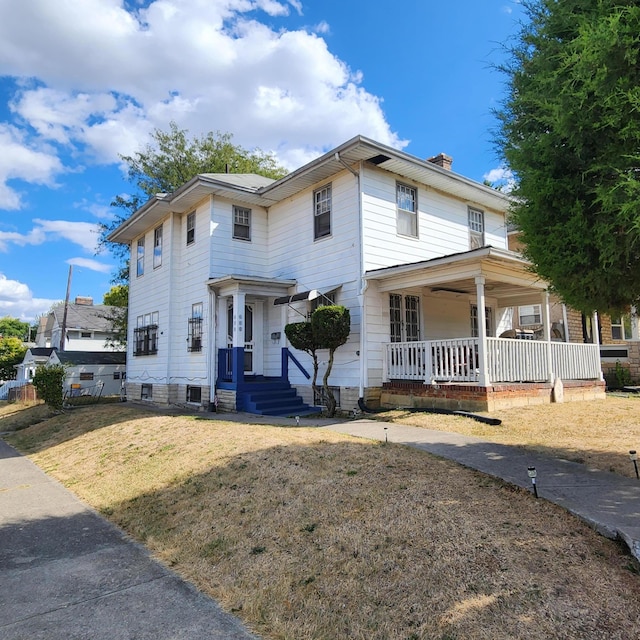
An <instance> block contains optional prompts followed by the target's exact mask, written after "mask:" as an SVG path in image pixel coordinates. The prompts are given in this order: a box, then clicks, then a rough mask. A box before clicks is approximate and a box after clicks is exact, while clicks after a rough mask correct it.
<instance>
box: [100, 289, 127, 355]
mask: <svg viewBox="0 0 640 640" xmlns="http://www.w3.org/2000/svg"><path fill="white" fill-rule="evenodd" d="M102 304H106V305H109V306H111V307H112V308H111V309H109V311H108V312H106V313H105V314H104V316H103V317H104V318H105V319H106V320H108V321H109V322H110V323H111V329H112V330H113V332H114V336H113V337H109V338H107V342H106V344H107V346H109V347H113V348H114V349H119V348H122V347H124V346H126V344H127V324H128V323H127V319H128V307H129V285H126V284H117V285H114V286H113V287H111V289H109V291H107V292H106V293H105V294H104V296H103V298H102Z"/></svg>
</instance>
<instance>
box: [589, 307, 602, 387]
mask: <svg viewBox="0 0 640 640" xmlns="http://www.w3.org/2000/svg"><path fill="white" fill-rule="evenodd" d="M591 336H592V338H593V344H596V345H598V354H599V353H600V321H599V320H598V312H597V311H594V312H593V316H592V317H591ZM598 357H599V356H598ZM600 380H604V373H603V372H602V367H600Z"/></svg>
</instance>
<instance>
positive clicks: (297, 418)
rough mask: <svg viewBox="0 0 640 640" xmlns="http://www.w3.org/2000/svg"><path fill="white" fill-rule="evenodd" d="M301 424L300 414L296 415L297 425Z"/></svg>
mask: <svg viewBox="0 0 640 640" xmlns="http://www.w3.org/2000/svg"><path fill="white" fill-rule="evenodd" d="M299 426H300V416H296V427H299Z"/></svg>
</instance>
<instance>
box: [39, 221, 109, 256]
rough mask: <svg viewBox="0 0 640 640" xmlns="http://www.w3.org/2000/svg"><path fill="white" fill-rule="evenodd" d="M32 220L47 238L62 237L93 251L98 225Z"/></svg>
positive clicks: (98, 229) (96, 240) (98, 230)
mask: <svg viewBox="0 0 640 640" xmlns="http://www.w3.org/2000/svg"><path fill="white" fill-rule="evenodd" d="M34 222H35V223H36V224H37V225H38V228H39V229H41V230H42V232H43V233H44V234H46V236H47V237H48V239H51V238H52V237H53V238H64V239H65V240H69V241H70V242H73V243H74V244H77V245H80V246H81V247H83V248H84V249H86V250H87V251H89V252H91V253H95V251H96V248H97V245H98V240H99V234H100V227H99V226H98V225H97V224H93V223H91V222H70V221H68V220H41V219H38V218H36V219H35V220H34Z"/></svg>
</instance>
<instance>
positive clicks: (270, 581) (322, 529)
mask: <svg viewBox="0 0 640 640" xmlns="http://www.w3.org/2000/svg"><path fill="white" fill-rule="evenodd" d="M9 440H10V441H11V442H12V443H13V444H15V445H17V446H18V447H19V448H21V449H22V450H23V451H26V452H28V453H29V455H30V457H31V458H32V459H33V460H34V461H35V462H37V463H38V464H39V465H40V466H41V467H43V468H44V469H45V470H46V471H47V472H49V473H50V474H51V475H53V476H55V477H56V478H58V479H59V480H61V481H62V482H63V483H65V484H66V485H67V486H69V487H71V488H72V489H73V490H74V491H75V492H76V493H77V494H78V495H79V496H81V497H82V498H83V499H85V500H87V501H88V502H89V503H91V504H92V505H94V506H95V507H96V508H98V509H99V510H100V511H102V513H104V514H105V515H107V516H108V517H109V518H110V519H111V520H113V521H114V522H115V523H117V524H118V525H119V526H121V527H122V528H124V529H125V530H126V531H128V532H129V533H130V534H131V535H132V536H134V537H135V538H137V539H138V540H140V541H142V542H144V544H146V545H147V546H148V547H149V548H150V549H151V550H152V551H153V552H154V553H155V554H156V555H157V556H158V557H159V558H160V559H161V560H163V561H164V562H165V563H167V564H168V565H170V566H172V567H173V568H174V569H175V570H176V571H178V572H179V573H180V574H182V575H183V576H185V577H186V578H188V579H189V580H190V581H192V582H193V583H194V584H196V585H197V586H198V587H199V588H201V589H202V590H203V591H205V592H207V593H208V594H210V595H211V596H213V597H214V598H216V599H218V600H219V601H220V602H221V603H222V605H223V606H224V607H225V608H226V609H227V610H228V611H232V612H233V613H235V614H237V615H238V616H239V617H241V618H242V619H243V620H244V621H245V622H246V623H247V624H248V625H249V626H250V627H251V628H252V629H254V630H255V631H256V632H258V633H260V634H261V635H263V637H265V638H270V639H291V640H305V639H333V638H336V639H338V638H339V639H342V638H350V639H351V638H354V639H365V638H366V639H367V640H382V639H385V640H407V639H414V640H415V639H423V638H425V639H426V638H429V639H431V638H435V639H439V640H445V639H447V640H455V639H462V638H464V639H476V638H477V639H481V638H482V639H485V638H486V639H496V638H498V639H502V638H525V637H526V638H531V639H542V638H545V639H548V638H589V639H592V638H593V639H595V638H603V639H604V638H606V639H614V638H619V639H623V638H624V639H632V638H633V639H635V638H637V637H639V636H640V575H639V567H638V564H637V563H636V562H635V561H633V560H632V559H631V558H630V557H629V556H628V555H626V554H625V553H624V551H623V550H622V549H621V548H620V547H618V546H617V545H616V544H614V543H612V542H611V541H609V540H606V539H604V538H601V537H600V536H598V535H597V534H596V533H595V532H593V531H592V530H591V529H589V528H588V527H586V526H585V525H583V524H582V523H581V522H579V521H577V520H576V519H575V518H573V517H572V516H570V515H569V514H567V513H565V512H564V511H563V510H562V509H560V508H559V507H556V506H555V505H552V504H549V503H547V502H544V501H542V500H538V501H536V500H535V499H534V498H532V496H531V495H530V494H529V493H528V492H524V491H520V490H518V489H515V488H513V487H510V486H505V485H503V484H502V483H500V482H498V481H495V480H493V479H490V478H487V477H485V476H483V475H482V474H478V473H474V472H472V471H469V470H467V469H463V468H460V467H459V466H457V465H455V464H454V463H451V462H448V461H444V460H440V459H436V458H434V457H432V456H429V455H428V454H425V453H422V452H419V451H415V450H410V449H407V448H404V447H402V446H400V445H384V444H378V443H371V442H368V441H361V440H357V439H353V438H349V437H346V436H342V435H339V434H336V433H333V432H331V431H326V430H324V429H313V428H299V429H296V428H283V427H272V426H264V425H250V424H239V423H233V422H224V421H219V420H212V421H209V420H201V419H198V418H196V417H180V416H168V415H159V414H153V413H144V412H141V411H139V410H136V409H133V408H131V407H127V406H123V405H116V406H111V407H97V408H96V407H92V408H82V409H77V410H75V411H73V412H71V413H70V414H67V415H62V416H56V417H54V418H52V419H50V420H48V421H47V422H43V423H40V424H37V425H34V426H33V427H31V428H29V429H26V430H23V431H20V432H18V433H16V434H14V435H12V436H11V437H10V438H9Z"/></svg>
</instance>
